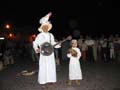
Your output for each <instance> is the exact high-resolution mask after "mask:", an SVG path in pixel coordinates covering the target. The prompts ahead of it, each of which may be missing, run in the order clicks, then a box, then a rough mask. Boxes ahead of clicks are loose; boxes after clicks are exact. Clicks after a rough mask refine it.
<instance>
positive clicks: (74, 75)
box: [67, 48, 82, 80]
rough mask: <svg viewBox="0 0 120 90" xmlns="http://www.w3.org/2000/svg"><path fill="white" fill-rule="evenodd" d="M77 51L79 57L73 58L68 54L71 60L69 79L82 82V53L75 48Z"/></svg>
mask: <svg viewBox="0 0 120 90" xmlns="http://www.w3.org/2000/svg"><path fill="white" fill-rule="evenodd" d="M73 49H74V50H76V51H77V53H78V55H77V57H73V56H71V54H67V56H68V57H69V58H70V62H69V79H70V80H81V79H82V72H81V65H80V62H79V59H80V57H81V52H80V49H79V48H73Z"/></svg>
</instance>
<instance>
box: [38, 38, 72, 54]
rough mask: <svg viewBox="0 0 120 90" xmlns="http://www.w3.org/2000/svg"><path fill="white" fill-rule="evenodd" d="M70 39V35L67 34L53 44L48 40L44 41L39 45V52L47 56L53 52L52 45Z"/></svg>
mask: <svg viewBox="0 0 120 90" xmlns="http://www.w3.org/2000/svg"><path fill="white" fill-rule="evenodd" d="M71 39H72V36H68V37H67V38H66V39H64V40H62V41H60V42H58V43H56V44H55V45H51V43H49V42H45V43H43V44H42V45H41V50H40V51H41V52H40V53H41V54H42V55H44V56H49V55H51V54H52V53H53V52H54V47H55V46H56V45H58V44H60V43H63V42H65V41H66V40H71Z"/></svg>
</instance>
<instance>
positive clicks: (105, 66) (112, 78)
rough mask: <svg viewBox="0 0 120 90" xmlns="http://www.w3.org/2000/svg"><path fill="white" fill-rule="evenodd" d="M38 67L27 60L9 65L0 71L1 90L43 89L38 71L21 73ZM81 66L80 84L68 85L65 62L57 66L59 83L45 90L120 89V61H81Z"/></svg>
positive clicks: (66, 64)
mask: <svg viewBox="0 0 120 90" xmlns="http://www.w3.org/2000/svg"><path fill="white" fill-rule="evenodd" d="M24 60H25V59H24ZM21 61H23V60H21ZM37 68H38V65H37V64H36V63H31V62H28V61H26V60H25V61H24V62H17V63H16V64H15V65H10V66H8V68H6V69H4V70H3V71H0V90H43V88H42V87H41V85H39V84H38V82H37V76H38V75H37V73H35V74H33V75H31V76H21V75H19V73H20V72H21V71H23V70H29V71H32V70H37ZM81 68H82V72H83V80H82V81H81V84H80V85H75V84H73V85H72V86H68V85H67V81H68V63H64V64H62V65H61V66H59V67H57V80H58V81H57V83H56V84H55V85H54V87H51V88H48V89H45V90H120V63H91V64H90V63H81Z"/></svg>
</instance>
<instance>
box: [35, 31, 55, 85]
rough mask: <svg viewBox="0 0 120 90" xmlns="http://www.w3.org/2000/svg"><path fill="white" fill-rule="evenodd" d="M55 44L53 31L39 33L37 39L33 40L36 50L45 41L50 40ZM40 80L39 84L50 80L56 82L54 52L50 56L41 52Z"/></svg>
mask: <svg viewBox="0 0 120 90" xmlns="http://www.w3.org/2000/svg"><path fill="white" fill-rule="evenodd" d="M50 38H51V44H52V45H54V44H55V41H54V36H53V35H52V33H44V32H42V33H40V34H38V35H37V37H36V39H35V41H34V42H33V48H34V50H37V49H38V46H39V47H40V46H41V44H43V43H44V42H50ZM38 82H39V84H46V83H48V82H56V65H55V57H54V53H52V54H51V55H50V56H43V55H42V54H40V58H39V72H38Z"/></svg>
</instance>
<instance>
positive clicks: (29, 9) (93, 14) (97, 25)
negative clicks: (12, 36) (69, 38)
mask: <svg viewBox="0 0 120 90" xmlns="http://www.w3.org/2000/svg"><path fill="white" fill-rule="evenodd" d="M74 1H75V0H71V1H70V0H69V2H68V0H41V1H30V0H29V1H18V0H16V1H13V2H11V0H9V1H2V2H1V1H0V23H1V24H3V23H5V22H7V21H8V22H12V23H13V24H14V25H15V26H20V27H22V26H25V25H32V26H35V27H38V26H39V19H40V18H41V17H42V16H44V15H45V14H47V13H48V12H49V11H52V13H53V16H52V17H51V19H50V20H51V22H52V23H53V26H54V28H55V29H59V30H58V31H65V30H66V31H69V30H68V29H69V25H68V23H69V21H70V20H77V21H78V23H79V29H80V30H81V31H85V32H98V33H100V32H109V31H110V29H114V32H117V33H118V29H119V28H118V25H119V24H117V23H116V22H117V21H119V20H120V18H118V16H119V14H118V13H117V11H119V7H115V5H114V6H112V5H113V4H112V2H111V1H106V2H105V1H103V0H95V1H93V0H92V1H91V0H82V1H79V0H78V1H79V2H78V1H75V2H74ZM70 3H71V4H70ZM112 21H114V23H113V22H112Z"/></svg>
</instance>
